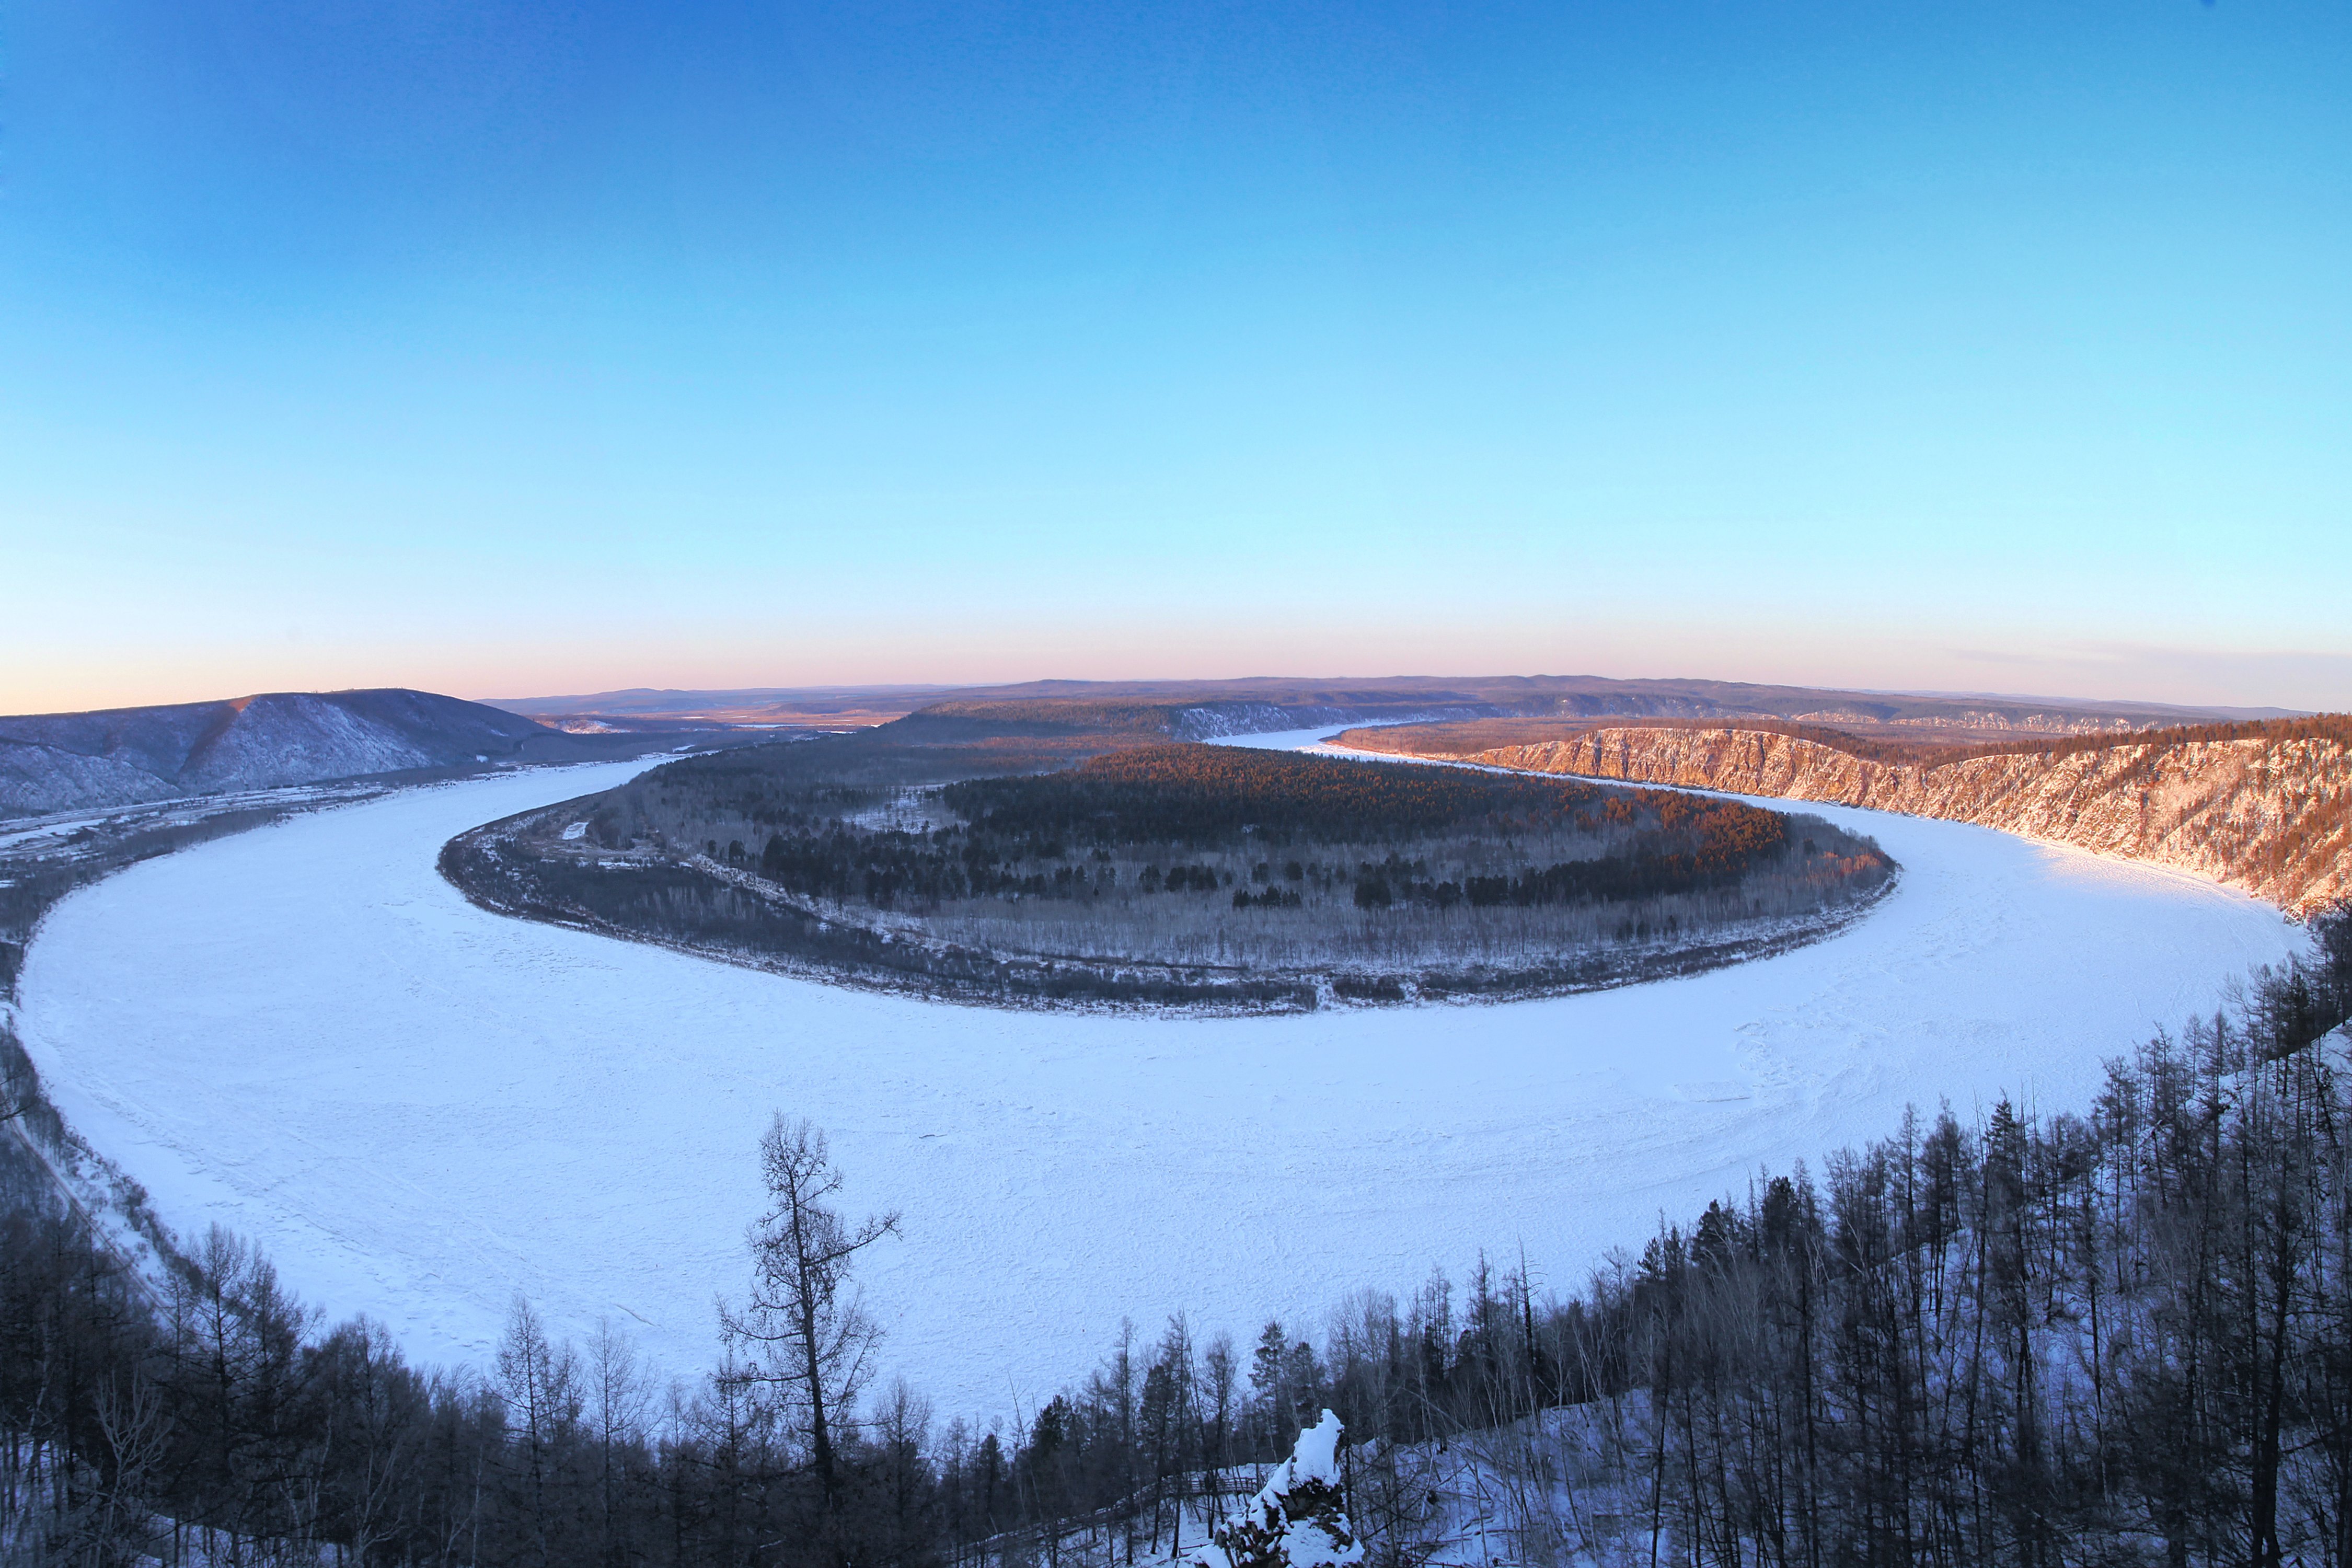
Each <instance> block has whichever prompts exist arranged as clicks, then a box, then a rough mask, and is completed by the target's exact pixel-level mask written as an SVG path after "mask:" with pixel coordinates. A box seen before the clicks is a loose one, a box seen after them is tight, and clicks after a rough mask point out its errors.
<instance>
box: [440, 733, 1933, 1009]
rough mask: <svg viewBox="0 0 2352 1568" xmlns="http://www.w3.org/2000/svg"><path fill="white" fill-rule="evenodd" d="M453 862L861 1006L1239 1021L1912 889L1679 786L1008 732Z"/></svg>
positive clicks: (601, 918)
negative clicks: (1216, 1014) (1121, 1007)
mask: <svg viewBox="0 0 2352 1568" xmlns="http://www.w3.org/2000/svg"><path fill="white" fill-rule="evenodd" d="M919 717H920V716H919ZM1027 722H1030V721H1024V723H1027ZM1088 739H1091V740H1092V742H1093V743H1092V744H1091V745H1090V746H1088V747H1087V750H1088V751H1090V752H1091V754H1082V755H1077V756H1073V755H1071V754H1070V752H1071V750H1072V749H1073V746H1074V745H1075V744H1076V743H1077V742H1085V741H1087V740H1088ZM1056 764H1060V765H1056ZM443 867H444V870H445V872H446V874H447V875H448V876H449V877H450V878H451V879H452V880H454V881H456V882H457V884H458V885H459V886H460V887H462V888H463V889H466V890H467V894H468V896H469V897H472V898H474V899H475V900H477V901H478V902H481V903H483V904H485V905H486V906H488V907H490V908H493V909H498V910H506V911H509V912H514V913H520V914H525V915H532V916H537V917H539V918H547V919H554V920H559V921H569V922H572V923H578V924H583V925H588V926H591V927H593V928H594V929H599V930H605V931H613V932H614V933H616V934H623V935H635V936H638V937H641V938H645V939H647V940H653V941H660V942H672V943H676V944H678V945H683V946H688V947H691V948H694V949H695V950H697V951H703V952H712V953H714V954H716V955H719V956H725V957H730V958H734V959H737V960H738V961H742V962H751V963H777V964H780V965H785V966H799V967H801V968H803V969H805V970H807V971H808V972H811V973H818V974H822V975H828V976H830V977H834V978H838V979H843V980H846V981H850V982H852V983H857V984H881V985H887V986H894V987H898V988H906V989H912V990H917V991H920V992H922V993H925V994H936V995H940V996H944V997H950V998H954V999H960V1000H971V1001H992V1002H1013V1003H1022V1004H1030V1005H1037V1004H1047V1005H1051V1004H1057V1003H1059V1004H1084V1005H1111V1004H1146V1005H1183V1006H1196V1007H1197V1006H1208V1007H1222V1008H1244V1009H1258V1008H1277V1009H1296V1008H1301V1007H1312V1006H1316V1005H1328V1004H1330V1003H1332V1002H1335V1001H1336V1002H1346V1001H1357V1002H1361V1001H1401V1000H1407V999H1416V998H1421V999H1434V998H1443V997H1503V996H1516V995H1531V994H1547V993H1558V992H1563V991H1574V990H1583V989H1591V988H1593V987H1596V986H1601V985H1610V984H1626V983H1629V982H1633V981H1638V980H1643V979H1648V978H1655V977H1658V976H1661V975H1665V974H1672V973H1689V972H1691V971H1693V970H1696V969H1704V968H1709V967H1714V966H1716V965H1718V964H1721V963H1731V962H1737V961H1738V960H1739V959H1741V958H1745V957H1752V956H1756V955H1759V954H1761V953H1765V952H1778V951H1783V950H1785V949H1786V948H1787V947H1788V946H1790V945H1792V944H1794V943H1797V942H1804V941H1809V940H1813V939H1815V938H1818V937H1819V936H1821V935H1823V934H1826V933H1827V932H1829V931H1833V930H1835V929H1837V928H1838V926H1839V925H1840V924H1842V923H1843V921H1846V920H1849V919H1851V918H1853V916H1854V915H1855V914H1857V913H1859V912H1860V911H1861V910H1864V909H1865V908H1866V907H1867V906H1868V904H1869V903H1870V901H1871V900H1873V899H1874V897H1875V896H1876V895H1877V894H1879V893H1880V892H1882V891H1883V890H1884V889H1885V888H1886V887H1888V886H1889V885H1891V882H1892V879H1893V875H1894V870H1895V868H1894V865H1893V863H1892V862H1891V861H1890V860H1889V859H1888V858H1886V856H1885V854H1884V853H1883V852H1881V851H1880V850H1879V849H1878V848H1877V847H1875V846H1874V845H1873V844H1871V843H1870V842H1868V841H1867V840H1864V839H1862V838H1859V837H1855V836H1853V835H1852V834H1849V833H1847V832H1844V831H1843V830H1841V829H1839V828H1836V827H1834V826H1831V825H1830V824H1828V823H1826V822H1824V821H1822V820H1821V819H1820V818H1818V817H1791V816H1785V815H1783V814H1780V813H1776V812H1771V811H1766V810H1762V809H1759V808H1757V807H1754V806H1749V805H1742V804H1739V803H1738V802H1732V801H1721V800H1706V799H1702V798H1699V797H1696V796H1691V795H1683V794H1679V793H1676V792H1674V791H1667V790H1648V789H1628V788H1622V787H1614V786H1608V785H1599V784H1583V783H1580V782H1574V781H1559V780H1551V779H1540V778H1525V777H1509V776H1503V775H1497V774H1493V773H1478V772H1472V771H1467V770H1462V769H1451V768H1433V767H1426V766H1417V765H1395V764H1378V763H1363V762H1360V761H1351V760H1343V759H1338V758H1329V757H1309V756H1297V755H1293V754H1289V753H1281V752H1255V751H1248V750H1243V749H1236V748H1228V747H1221V746H1208V745H1198V744H1192V745H1166V744H1150V743H1138V742H1134V741H1133V740H1131V739H1126V738H1108V737H1104V736H1101V735H1099V734H1097V735H1096V736H1093V737H1087V736H1085V735H1080V736H1078V737H1075V738H1074V739H1073V740H1069V741H1064V742H1059V743H1056V744H1055V745H1053V746H1052V747H1051V748H1046V747H1044V746H1042V745H1041V742H1039V740H1038V739H1037V738H1036V737H1034V735H1023V734H1013V735H1004V734H1002V733H999V734H994V735H991V736H988V737H986V739H985V742H984V743H982V744H979V745H962V746H954V747H942V746H913V745H907V744H903V743H896V744H894V743H893V742H892V741H891V739H890V738H889V737H888V736H887V735H886V734H882V733H876V734H870V735H866V736H856V737H841V738H837V739H833V740H827V741H821V742H803V743H800V744H793V745H782V746H772V747H763V748H758V749H754V750H749V751H743V752H731V753H729V754H727V755H724V756H715V757H709V758H701V759H696V760H693V761H689V762H683V763H675V764H672V765H670V766H667V767H665V768H662V769H659V770H656V772H654V773H649V774H647V775H646V776H645V777H643V778H641V779H638V780H635V781H633V782H632V783H631V784H627V785H625V786H624V787H622V788H621V789H618V790H614V791H613V792H611V793H610V794H608V795H604V796H600V797H596V798H593V799H591V800H586V801H581V802H575V803H570V804H567V805H562V806H558V807H554V808H551V809H549V810H545V811H541V812H535V813H529V814H525V816H522V817H520V818H516V819H514V820H511V821H508V822H502V823H496V824H492V825H490V826H488V827H485V828H482V829H478V830H476V831H475V832H474V833H471V834H468V835H466V836H464V837H460V838H459V839H457V840H456V841H454V842H453V843H452V845H451V846H450V847H449V849H448V851H447V852H446V854H445V857H444V860H443Z"/></svg>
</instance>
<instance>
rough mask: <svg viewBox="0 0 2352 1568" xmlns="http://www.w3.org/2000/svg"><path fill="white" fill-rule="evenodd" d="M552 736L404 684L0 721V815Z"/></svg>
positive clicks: (372, 770) (488, 753) (248, 783)
mask: <svg viewBox="0 0 2352 1568" xmlns="http://www.w3.org/2000/svg"><path fill="white" fill-rule="evenodd" d="M553 733H554V732H553V731H550V730H548V729H547V728H546V727H545V726H543V725H541V724H540V723H539V722H537V721H535V720H531V719H528V718H524V717H522V716H520V715H519V714H513V713H509V712H506V711H504V710H499V709H496V708H491V707H488V706H486V705H484V704H482V703H478V702H467V701H465V700H462V699H459V698H455V697H443V696H440V695H438V694H436V693H434V692H429V691H416V690H412V689H407V688H403V687H378V688H369V689H357V690H350V691H323V692H322V691H270V692H258V693H255V694H253V695H251V696H247V697H236V698H224V699H221V700H215V701H211V702H180V703H167V704H162V705H159V706H155V707H148V708H110V709H100V710H94V711H91V712H87V713H41V714H19V715H13V716H7V717H0V817H9V816H40V815H45V814H47V813H50V812H58V811H74V810H82V809H104V808H107V807H110V806H117V805H142V804H146V803H150V802H154V801H167V800H175V799H181V798H184V797H187V796H192V795H219V794H224V793H227V792H231V791H236V790H249V789H272V788H279V787H283V786H286V785H290V784H321V783H325V782H327V781H329V780H333V779H348V778H365V777H370V776H373V775H375V774H381V773H405V772H409V771H412V770H416V769H428V768H444V767H456V766H462V765H466V764H468V763H480V762H488V761H491V760H505V759H511V758H518V757H520V755H522V754H523V752H524V751H525V749H526V748H527V747H529V746H530V743H531V742H533V741H534V740H535V739H537V738H539V737H542V736H551V735H553Z"/></svg>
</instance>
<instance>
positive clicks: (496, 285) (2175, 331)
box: [0, 0, 2352, 711]
mask: <svg viewBox="0 0 2352 1568" xmlns="http://www.w3.org/2000/svg"><path fill="white" fill-rule="evenodd" d="M0 29H5V31H0V711H5V710H16V711H24V710H48V709H66V708H78V707H86V706H92V705H98V704H108V703H126V702H137V701H155V700H181V699H193V698H199V697H209V696H219V695H228V694H232V693H237V692H243V691H250V690H256V689H285V688H303V687H336V686H352V685H377V684H406V685H416V686H423V687H427V688H432V689H440V690H445V691H451V692H455V693H457V694H458V695H464V696H492V695H496V696H523V695H530V694H534V693H539V692H551V691H583V690H593V689H602V688H607V687H615V686H629V685H656V686H729V687H735V686H751V685H793V684H814V683H824V682H846V681H882V680H943V681H954V680H971V681H981V680H1000V679H1030V678H1037V677H1048V676H1058V677H1090V676H1091V677H1137V676H1153V675H1165V676H1203V677H1206V676H1223V675H1241V674H1251V673H1267V674H1300V675H1342V674H1357V675H1376V674H1390V673H1432V674H1444V673H1473V672H1475V673H1504V672H1517V673H1532V672H1538V671H1542V672H1548V673H1555V674H1559V673H1593V674H1604V675H1621V676H1644V675H1651V676H1683V675H1687V676H1708V677H1718V678H1728V679H1776V680H1791V681H1807V682H1823V683H1837V684H1846V685H1861V686H1872V687H1888V688H1927V689H1990V690H2002V691H2026V692H2056V693H2063V694H2068V695H2078V696H2087V697H2129V698H2147V699H2158V700H2185V701H2223V702H2236V703H2277V704H2283V705H2291V706H2312V707H2319V706H2324V707H2335V708H2346V707H2352V593H2348V592H2347V590H2352V10H2347V7H2345V6H2344V5H2341V4H2337V3H2334V0H2328V3H2297V0H2263V3H2261V4H2254V3H2251V0H2220V3H2218V4H2215V5H2200V4H2197V3H2196V0H2105V3H2100V0H2091V3H2085V4H2080V5H2049V4H2046V3H2042V4H2030V5H2029V4H2004V3H1999V0H1995V3H1988V4H1972V5H1852V6H1822V5H1805V4H1772V5H1762V4H1740V5H1730V4H1725V5H1685V4H1675V3H1659V4H1634V3H1632V0H1619V3H1612V4H1606V5H1590V4H1580V3H1562V0H1549V3H1547V4H1542V5H1528V6H1525V7H1514V6H1510V5H1486V6H1438V5H1424V6H1415V7H1403V6H1398V7H1383V6H1380V5H1284V4H1279V3H1271V0H1256V3H1253V4H1235V5H1226V6H1211V5H1153V6H1146V7H1135V8H1131V9H1129V8H1123V7H1121V6H1118V5H1112V4H1106V3H1104V0H1088V3H1086V4H1078V5H1067V6H1051V5H988V4H979V3H967V4H960V5H897V4H889V3H887V0H884V3H870V4H856V5H837V6H810V5H793V4H774V3H768V4H727V5H699V4H692V3H678V0H673V3H670V4H664V5H630V4H610V3H599V0H587V3H584V4H572V5H552V4H547V3H544V0H541V3H540V4H534V5H511V4H501V3H499V0H465V3H451V0H310V3H308V4H277V3H268V4H265V3H259V0H255V3H248V4H242V5H226V4H219V3H216V0H72V3H70V4H68V3H66V0H16V3H15V4H12V5H9V6H8V7H7V10H6V13H5V21H0Z"/></svg>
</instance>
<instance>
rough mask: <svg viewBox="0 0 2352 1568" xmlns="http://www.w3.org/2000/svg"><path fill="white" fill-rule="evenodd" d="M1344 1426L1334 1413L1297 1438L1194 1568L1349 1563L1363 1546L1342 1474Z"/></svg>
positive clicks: (1314, 1567) (1337, 1566)
mask: <svg viewBox="0 0 2352 1568" xmlns="http://www.w3.org/2000/svg"><path fill="white" fill-rule="evenodd" d="M1344 1431H1345V1428H1344V1427H1342V1426H1340V1424H1339V1415H1337V1414H1336V1413H1334V1412H1332V1411H1329V1410H1326V1411H1325V1412H1323V1418H1322V1419H1321V1420H1319V1421H1318V1422H1316V1423H1315V1425H1314V1426H1309V1427H1308V1428H1307V1430H1305V1431H1304V1432H1301V1433H1300V1434H1299V1435H1298V1442H1297V1446H1296V1447H1293V1448H1292V1449H1291V1453H1290V1458H1287V1459H1285V1460H1284V1461H1283V1462H1282V1463H1281V1464H1279V1465H1277V1466H1276V1467H1275V1470H1274V1474H1273V1475H1271V1476H1268V1477H1267V1478H1266V1482H1265V1486H1264V1487H1262V1488H1260V1489H1259V1490H1258V1494H1257V1496H1255V1497H1254V1498H1252V1499H1251V1500H1250V1502H1249V1506H1248V1507H1247V1508H1245V1509H1244V1510H1242V1512H1241V1514H1240V1516H1239V1517H1238V1518H1236V1519H1233V1520H1230V1521H1227V1522H1226V1523H1224V1524H1223V1525H1222V1526H1220V1527H1219V1528H1218V1530H1217V1531H1216V1533H1215V1535H1214V1536H1213V1537H1212V1538H1211V1542H1210V1544H1209V1545H1208V1546H1207V1547H1205V1548H1203V1549H1202V1550H1201V1551H1200V1552H1195V1553H1193V1554H1192V1557H1191V1559H1190V1562H1191V1563H1192V1568H1348V1565H1349V1564H1351V1563H1361V1562H1362V1561H1363V1560H1364V1544H1363V1542H1361V1541H1359V1540H1358V1539H1357V1538H1356V1529H1355V1526H1354V1525H1352V1524H1350V1523H1349V1521H1348V1508H1347V1497H1346V1493H1345V1491H1344V1489H1343V1480H1342V1478H1341V1476H1340V1473H1339V1438H1340V1436H1341V1434H1342V1433H1343V1432H1344Z"/></svg>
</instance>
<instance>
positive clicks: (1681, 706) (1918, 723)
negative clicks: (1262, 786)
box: [497, 675, 2294, 740]
mask: <svg viewBox="0 0 2352 1568" xmlns="http://www.w3.org/2000/svg"><path fill="white" fill-rule="evenodd" d="M1037 702H1053V703H1057V704H1067V703H1072V702H1076V703H1087V704H1095V705H1117V706H1118V708H1120V709H1121V710H1125V711H1132V710H1139V709H1140V708H1144V707H1149V708H1150V709H1153V710H1158V711H1159V712H1160V714H1161V716H1162V717H1161V719H1160V721H1159V722H1160V727H1161V728H1163V729H1164V730H1165V731H1166V732H1168V733H1171V734H1173V735H1177V736H1180V737H1182V738H1186V739H1203V738H1208V737H1213V736H1216V735H1224V734H1236V733H1246V732H1249V731H1266V730H1279V729H1286V728H1304V727H1306V726H1308V725H1314V724H1333V723H1339V724H1345V723H1364V722H1371V721H1379V720H1383V719H1390V720H1393V719H1399V718H1450V719H1475V718H1599V717H1626V718H1655V719H1724V718H1740V719H1768V718H1769V719H1783V720H1790V721H1802V722H1809V723H1826V724H1835V725H1838V726H1841V727H1843V728H1846V729H1849V730H1855V731H1874V730H1881V729H1885V730H1887V731H1889V732H1890V733H1895V732H1899V733H1902V734H1904V735H1905V736H1906V737H1908V738H1918V737H1919V736H1920V735H1921V734H1922V733H1923V732H1944V731H1948V732H1954V733H1960V732H1965V733H1966V734H1968V735H1969V736H1970V737H1971V738H1976V739H1984V740H1997V739H2000V738H2001V737H2003V736H2005V735H2032V734H2052V733H2059V734H2084V733H2091V732H2095V731H2113V730H2145V729H2155V728H2161V727H2165V726H2169V725H2176V724H2199V723H2208V722H2211V721H2216V720H2239V719H2269V718H2283V717H2288V716H2290V715H2291V714H2292V712H2293V711H2294V710H2288V709H2283V708H2184V707H2174V706H2168V705H2166V704H2162V703H2152V702H2096V701H2083V700H2074V699H2059V698H2035V697H2013V696H1992V695H1979V694H1973V693H1949V692H1886V691H1850V690H1840V689H1831V688H1820V687H1802V686H1758V685H1750V684H1748V683H1745V682H1740V681H1728V680H1617V679H1610V678H1607V677H1603V676H1586V675H1528V676H1472V677H1440V676H1395V677H1383V678H1377V679H1332V680H1310V679H1295V678H1286V677H1255V678H1251V679H1240V680H1033V681H1026V682H1024V683H1022V684H1019V685H1014V686H966V687H947V686H865V687H854V686H829V687H801V688H793V687H754V688H739V689H732V690H719V691H663V690H651V689H645V688H636V689H631V690H626V691H604V692H597V693H594V694H591V695H584V696H574V697H534V698H518V699H514V700H503V699H502V700H499V702H498V704H497V705H498V706H499V707H500V708H503V709H506V710H509V711H510V712H516V713H526V714H530V715H531V716H532V717H535V718H539V719H541V720H543V721H546V722H549V723H551V724H557V725H560V726H562V727H565V728H573V727H585V726H586V725H589V724H594V723H608V724H612V725H614V726H616V727H618V726H627V725H636V726H643V725H646V724H649V723H651V722H655V721H679V720H685V719H698V720H701V721H709V722H720V723H732V724H806V725H811V726H814V727H818V728H824V727H829V726H838V727H847V726H851V725H866V724H877V723H881V722H884V721H888V720H892V719H897V718H901V717H903V716H905V715H907V714H909V713H914V712H918V711H919V710H924V709H926V708H938V709H940V710H941V711H942V713H950V712H951V713H955V714H959V715H973V716H981V715H991V714H993V715H998V716H1002V715H1003V714H1005V713H1006V712H1007V711H1008V710H1005V709H1003V707H1002V706H1001V705H1003V704H1012V703H1018V704H1030V703H1037Z"/></svg>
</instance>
